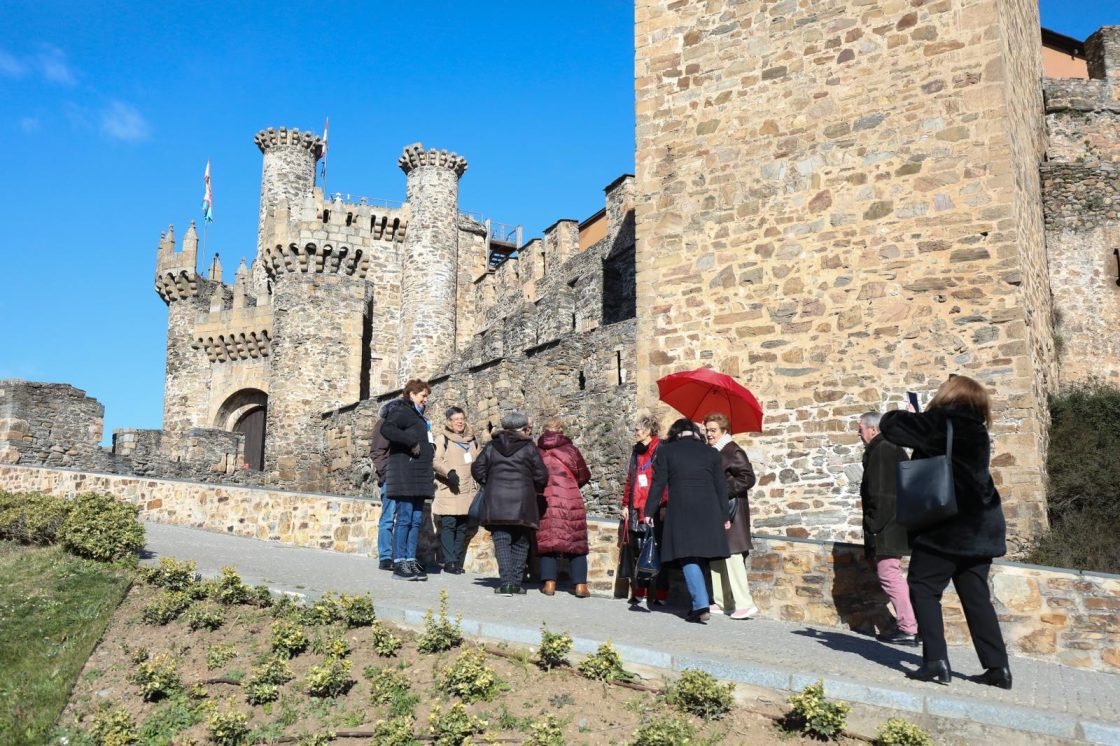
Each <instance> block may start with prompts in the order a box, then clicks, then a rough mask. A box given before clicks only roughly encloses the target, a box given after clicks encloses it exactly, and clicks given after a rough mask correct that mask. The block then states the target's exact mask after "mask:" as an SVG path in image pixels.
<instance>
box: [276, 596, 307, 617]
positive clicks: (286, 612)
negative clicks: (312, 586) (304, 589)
mask: <svg viewBox="0 0 1120 746" xmlns="http://www.w3.org/2000/svg"><path fill="white" fill-rule="evenodd" d="M302 612H303V604H302V603H300V602H299V601H298V600H297V599H295V598H293V597H291V596H288V595H282V596H280V598H277V599H275V600H273V602H272V618H273V619H297V620H298V618H299V615H300V614H301V613H302Z"/></svg>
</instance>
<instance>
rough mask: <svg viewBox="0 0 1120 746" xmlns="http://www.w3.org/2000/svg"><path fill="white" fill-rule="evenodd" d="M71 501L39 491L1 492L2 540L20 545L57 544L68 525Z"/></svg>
mask: <svg viewBox="0 0 1120 746" xmlns="http://www.w3.org/2000/svg"><path fill="white" fill-rule="evenodd" d="M69 512H70V502H69V501H68V500H66V499H64V498H61V497H55V496H54V495H43V494H40V493H38V492H29V493H23V494H12V493H10V492H0V539H9V540H11V541H16V542H19V543H20V544H54V543H55V542H56V541H58V538H59V532H60V531H61V530H62V527H63V525H64V524H65V523H66V516H67V515H68V514H69Z"/></svg>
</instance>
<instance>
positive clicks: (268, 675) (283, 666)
mask: <svg viewBox="0 0 1120 746" xmlns="http://www.w3.org/2000/svg"><path fill="white" fill-rule="evenodd" d="M252 678H253V679H256V680H258V681H264V682H267V683H269V684H286V683H288V682H289V681H291V680H292V679H294V678H295V674H294V673H292V667H291V666H290V665H288V661H286V660H284V659H283V658H281V657H280V656H278V655H270V656H269V657H267V658H265V659H264V661H263V662H262V663H261V664H260V665H259V666H257V667H256V668H254V669H253V674H252Z"/></svg>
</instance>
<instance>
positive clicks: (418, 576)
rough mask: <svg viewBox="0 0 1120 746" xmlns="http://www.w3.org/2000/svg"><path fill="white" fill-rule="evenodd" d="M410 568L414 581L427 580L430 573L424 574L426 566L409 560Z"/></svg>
mask: <svg viewBox="0 0 1120 746" xmlns="http://www.w3.org/2000/svg"><path fill="white" fill-rule="evenodd" d="M408 564H409V566H410V567H411V568H412V579H413V580H427V579H428V573H426V572H424V566H423V565H421V564H420V563H419V562H417V561H416V560H408Z"/></svg>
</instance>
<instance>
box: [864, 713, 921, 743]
mask: <svg viewBox="0 0 1120 746" xmlns="http://www.w3.org/2000/svg"><path fill="white" fill-rule="evenodd" d="M875 745H876V746H933V739H932V738H930V735H929V734H928V733H926V732H925V731H924V730H922V729H921V728H919V727H918V726H916V725H914V724H913V723H911V722H910V721H908V720H906V719H905V718H891V719H890V720H888V721H887V722H885V723H883V724H882V725H880V726H879V730H877V731H876V732H875Z"/></svg>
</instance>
